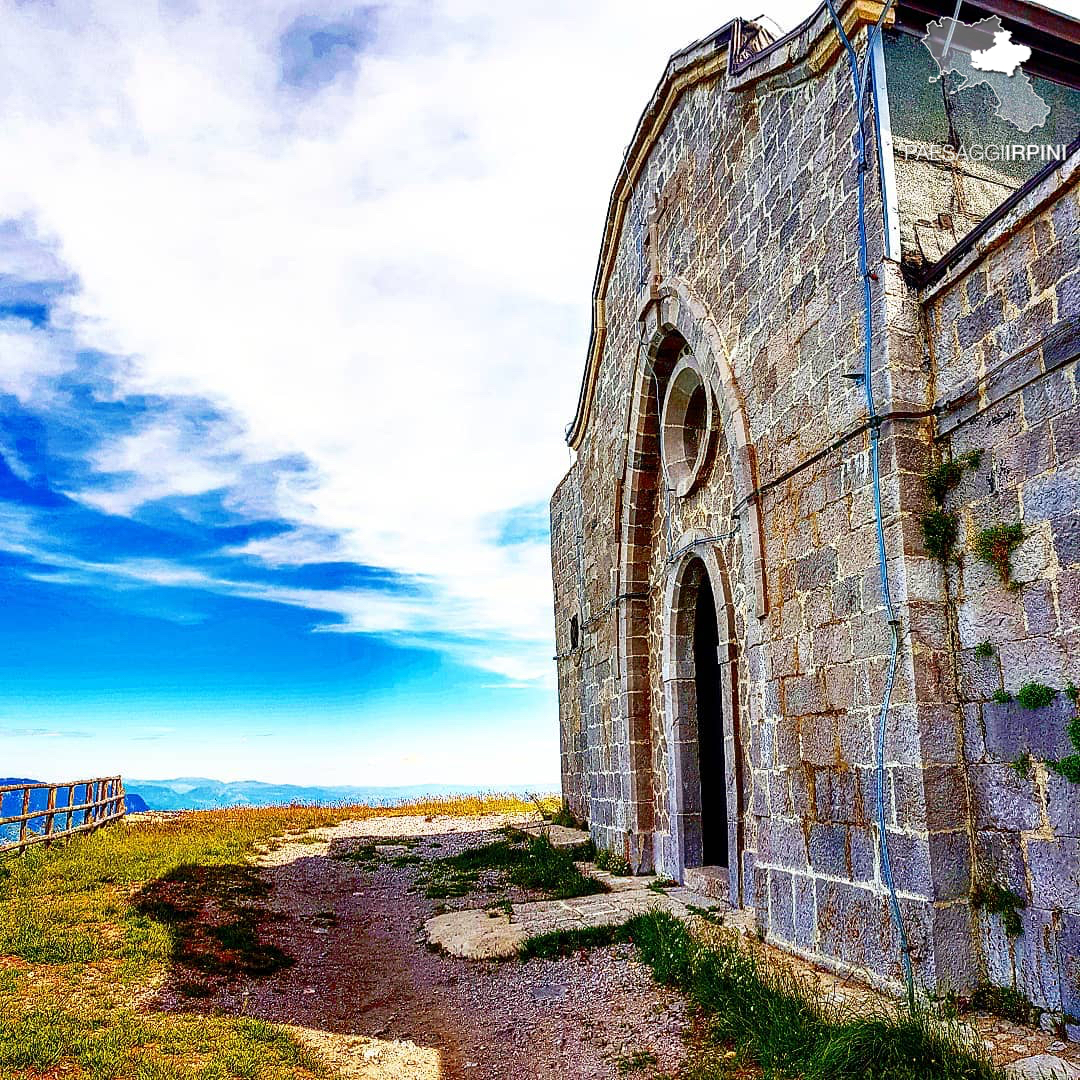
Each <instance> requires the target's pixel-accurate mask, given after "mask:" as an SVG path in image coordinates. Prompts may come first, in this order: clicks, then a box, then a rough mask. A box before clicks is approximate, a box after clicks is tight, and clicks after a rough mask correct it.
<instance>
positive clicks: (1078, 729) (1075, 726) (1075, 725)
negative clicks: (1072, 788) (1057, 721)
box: [1046, 683, 1080, 784]
mask: <svg viewBox="0 0 1080 1080" xmlns="http://www.w3.org/2000/svg"><path fill="white" fill-rule="evenodd" d="M1065 693H1066V694H1067V695H1068V697H1069V700H1070V701H1071V702H1072V703H1073V704H1074V705H1075V704H1076V703H1077V693H1076V687H1075V686H1073V684H1072V683H1069V685H1068V687H1067V689H1066V691H1065ZM1067 731H1068V733H1069V741H1070V742H1071V743H1072V745H1073V753H1071V754H1067V755H1066V756H1065V757H1063V758H1059V759H1058V760H1057V761H1048V762H1047V763H1046V764H1047V765H1048V766H1049V768H1051V769H1053V770H1054V772H1056V773H1057V774H1058V776H1063V777H1064V778H1065V779H1066V780H1068V781H1069V782H1070V783H1073V784H1080V713H1077V715H1076V716H1074V717H1073V718H1072V719H1071V720H1070V721H1069V726H1068V728H1067Z"/></svg>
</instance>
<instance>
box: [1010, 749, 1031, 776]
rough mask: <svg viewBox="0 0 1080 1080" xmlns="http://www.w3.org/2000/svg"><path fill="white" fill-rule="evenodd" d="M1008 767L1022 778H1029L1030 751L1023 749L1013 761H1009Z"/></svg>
mask: <svg viewBox="0 0 1080 1080" xmlns="http://www.w3.org/2000/svg"><path fill="white" fill-rule="evenodd" d="M1009 768H1011V769H1012V771H1013V772H1014V773H1016V775H1017V776H1019V777H1020V778H1021V779H1022V780H1030V779H1031V753H1030V752H1029V751H1027V750H1025V751H1024V752H1023V753H1022V754H1020V755H1018V757H1017V758H1016V760H1015V761H1011V762H1010V763H1009Z"/></svg>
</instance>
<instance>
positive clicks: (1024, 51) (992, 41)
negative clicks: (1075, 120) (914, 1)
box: [923, 15, 1050, 132]
mask: <svg viewBox="0 0 1080 1080" xmlns="http://www.w3.org/2000/svg"><path fill="white" fill-rule="evenodd" d="M923 44H924V45H925V46H926V47H927V48H928V49H929V50H930V55H931V56H932V57H933V58H934V61H935V63H936V64H937V66H938V70H939V71H940V72H941V75H940V76H938V78H941V77H942V76H944V75H946V74H950V73H954V74H957V75H959V76H961V79H962V81H961V83H960V86H959V89H960V90H966V89H967V88H968V87H971V86H977V85H978V84H979V83H982V84H984V85H985V86H987V87H989V89H990V93H991V94H993V96H994V98H995V100H996V101H997V106H996V107H995V109H994V111H995V112H996V113H997V115H998V116H1000V117H1001V119H1002V120H1005V121H1007V122H1008V123H1010V124H1012V125H1013V127H1015V128H1018V129H1019V130H1020V131H1023V132H1028V131H1033V130H1034V129H1035V128H1037V127H1042V125H1043V124H1044V123H1046V118H1047V117H1048V116H1049V115H1050V106H1049V105H1047V104H1046V102H1045V101H1043V99H1042V98H1041V97H1040V96H1039V95H1038V94H1037V93H1036V92H1035V88H1034V87H1033V86H1032V85H1031V79H1030V78H1029V77H1028V75H1027V73H1026V72H1024V71H1022V70H1021V69H1020V65H1021V64H1023V63H1024V62H1025V61H1026V60H1028V59H1030V58H1031V49H1029V48H1028V47H1027V46H1026V45H1018V44H1016V43H1015V42H1014V41H1013V39H1012V31H1011V30H1006V29H1005V28H1004V27H1003V26H1002V25H1001V20H1000V19H999V18H998V17H997V16H996V15H992V16H990V17H989V18H986V19H980V20H979V21H978V22H976V23H966V22H961V21H960V20H959V19H949V18H942V19H937V20H935V21H934V22H932V23H930V24H929V25H928V26H927V27H926V36H925V37H924V38H923ZM934 81H937V80H934Z"/></svg>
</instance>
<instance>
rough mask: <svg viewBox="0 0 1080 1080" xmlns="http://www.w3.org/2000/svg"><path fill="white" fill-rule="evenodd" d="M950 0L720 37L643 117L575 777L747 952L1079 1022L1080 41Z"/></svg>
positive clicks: (594, 532) (558, 569)
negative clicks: (713, 901) (997, 53)
mask: <svg viewBox="0 0 1080 1080" xmlns="http://www.w3.org/2000/svg"><path fill="white" fill-rule="evenodd" d="M953 9H954V3H953V0H896V3H894V4H893V5H892V6H891V7H889V8H888V10H886V11H885V12H884V18H883V19H881V26H880V32H878V33H876V34H874V33H872V31H873V29H874V26H875V23H876V22H877V21H878V20H879V17H881V16H882V14H883V9H882V6H881V4H880V3H878V2H876V0H849V2H847V3H844V2H842V0H837V12H836V15H835V16H834V15H833V13H832V12H830V10H829V7H828V6H827V5H824V6H822V7H820V8H819V9H818V10H817V11H815V12H814V13H813V14H812V15H810V16H809V18H807V19H806V21H805V22H803V23H802V24H801V25H800V26H798V27H797V28H796V29H795V30H793V31H792V32H791V33H788V34H786V35H785V36H782V37H778V38H774V37H773V35H772V34H770V32H769V30H768V29H767V27H766V26H764V25H759V24H758V23H755V22H749V21H746V20H742V19H736V20H733V21H732V22H730V23H728V24H727V25H725V26H724V27H722V28H721V29H720V30H718V31H717V32H715V33H713V34H710V35H709V36H708V37H705V38H702V39H701V40H700V41H698V42H695V43H694V44H692V45H690V46H688V47H687V48H685V49H683V50H682V51H681V52H678V53H676V54H675V55H674V56H672V57H671V59H670V60H669V62H668V64H667V67H666V69H665V71H664V74H663V77H662V79H661V80H660V83H659V85H658V86H657V88H656V90H655V92H654V94H653V96H652V98H651V100H650V101H649V102H648V104H647V105H646V107H645V110H644V112H643V113H642V115H641V119H640V121H639V123H638V125H637V128H636V130H635V132H634V135H633V139H632V141H631V143H630V145H629V147H628V149H627V151H626V156H625V159H624V160H623V162H622V164H621V166H620V168H619V169H618V174H617V178H616V179H615V186H614V189H613V191H612V194H611V199H610V203H609V205H608V212H607V217H606V220H605V222H604V224H603V235H602V240H601V247H600V254H599V261H598V266H597V271H596V279H595V286H594V291H593V296H592V331H591V337H590V340H589V343H588V352H587V356H586V361H585V372H584V377H583V379H582V383H581V389H580V394H579V398H578V404H577V410H576V413H575V414H574V417H573V420H572V421H571V423H570V425H569V427H568V429H567V433H566V438H567V442H568V443H569V446H570V447H571V449H572V450H573V451H574V464H573V465H572V467H571V468H570V470H569V472H568V473H567V474H566V476H565V478H564V479H563V480H562V482H561V483H560V484H559V486H558V489H557V490H556V492H555V494H554V497H553V499H552V503H551V543H552V563H553V574H554V586H555V628H556V653H557V655H556V663H557V667H558V687H559V712H560V728H561V759H562V782H563V790H564V794H565V798H566V801H567V803H568V806H569V808H570V810H571V811H572V812H573V813H574V814H575V815H576V816H578V817H580V818H581V819H583V820H584V821H586V822H587V823H588V828H589V830H590V832H591V834H592V837H593V839H594V841H595V842H596V843H597V845H598V846H600V847H603V848H606V849H609V850H611V851H614V852H617V853H618V854H621V855H625V856H626V857H627V858H628V859H629V860H630V862H631V864H632V866H633V868H634V869H635V871H637V872H642V873H645V872H655V873H657V874H660V875H663V876H665V877H670V878H675V879H677V880H679V881H682V882H686V883H688V884H690V885H691V886H693V887H694V888H696V889H698V890H699V891H703V892H707V893H709V894H710V895H712V896H714V897H716V898H718V899H720V900H723V901H726V902H727V903H728V904H730V905H732V906H734V907H740V908H752V909H753V911H754V914H755V918H756V921H757V925H758V928H759V931H760V933H761V935H762V936H763V937H764V938H765V939H766V940H767V941H770V942H772V943H774V944H776V945H778V946H780V947H782V948H784V949H787V950H788V951H790V952H793V953H797V954H800V955H803V956H806V957H809V958H811V959H813V960H814V961H816V962H818V963H820V964H823V965H825V966H827V967H830V968H833V969H835V970H839V971H844V972H852V973H856V974H859V975H861V976H862V977H865V978H868V979H870V980H871V981H872V982H875V983H877V984H881V985H889V986H898V985H899V984H900V983H901V982H902V980H903V977H904V967H903V961H904V959H905V957H907V958H909V959H910V963H911V965H912V967H913V969H914V978H915V982H916V984H917V985H919V986H920V987H922V988H924V989H925V990H929V991H945V990H956V991H960V992H969V991H971V990H972V989H973V988H975V987H978V986H980V985H987V984H991V985H997V986H1007V987H1014V988H1016V989H1017V990H1018V991H1019V992H1020V993H1022V994H1023V995H1024V996H1025V997H1027V998H1029V999H1030V1000H1031V1001H1032V1002H1033V1003H1034V1004H1035V1005H1036V1006H1038V1007H1040V1008H1041V1009H1044V1010H1047V1011H1048V1014H1049V1015H1050V1016H1051V1017H1052V1018H1054V1017H1056V1018H1057V1019H1056V1022H1057V1023H1059V1024H1062V1023H1064V1024H1067V1025H1068V1029H1069V1031H1070V1033H1071V1034H1080V1027H1078V1026H1074V1025H1080V1019H1078V1018H1080V782H1078V781H1080V723H1074V719H1075V717H1076V713H1077V705H1076V691H1075V688H1074V684H1077V683H1080V409H1078V403H1077V392H1078V385H1077V357H1078V355H1080V186H1078V183H1077V180H1078V177H1080V142H1078V139H1077V136H1078V134H1080V22H1077V21H1076V20H1073V19H1070V18H1068V17H1066V16H1064V15H1060V14H1057V13H1055V12H1052V11H1050V10H1048V9H1045V8H1042V7H1040V6H1038V5H1036V4H1033V3H1028V2H1026V0H965V3H964V6H963V10H962V12H961V21H962V22H963V23H964V24H966V26H965V29H964V31H963V33H962V34H960V35H959V36H958V37H956V38H955V39H954V41H953V42H952V43H951V45H946V47H945V48H944V49H943V42H942V40H941V39H942V35H943V34H944V33H945V26H946V22H945V21H944V20H948V19H950V18H951V16H952V15H953ZM836 19H839V21H840V22H841V23H842V25H843V27H844V30H845V36H846V37H847V38H848V39H849V40H850V43H851V46H852V49H853V51H854V55H855V57H856V58H857V60H858V68H857V70H859V69H861V70H862V71H863V72H864V73H865V79H864V83H865V86H866V90H865V96H864V102H863V106H862V108H861V109H857V107H856V101H855V92H854V86H853V69H852V64H851V58H852V53H851V52H850V51H849V50H848V48H847V45H846V44H845V41H844V37H842V36H841V35H840V34H838V32H837V29H836V21H835V20H836ZM996 34H1004V35H1006V37H1004V38H1001V40H1002V41H1006V40H1008V41H1011V42H1012V43H1014V44H1015V45H1020V46H1023V47H1024V49H1022V50H1020V53H1019V54H1018V55H1022V56H1024V57H1026V59H1024V60H1023V63H1022V65H1021V67H1020V68H1019V69H1018V70H1016V71H1014V72H1013V74H1012V75H1011V76H1010V75H1009V74H1007V73H1004V72H992V71H983V70H982V68H980V66H979V64H980V56H981V54H982V52H983V51H985V50H988V49H990V48H991V47H993V46H994V44H995V35H996ZM1007 35H1011V38H1009V37H1008V36H1007ZM950 48H951V49H952V50H953V52H952V54H951V55H950V54H949V49H950ZM984 76H985V77H984ZM860 116H861V117H862V123H861V125H860V119H859V118H860ZM1035 121H1037V124H1035V126H1033V127H1031V129H1030V130H1024V127H1025V125H1028V124H1029V123H1031V122H1035ZM860 129H861V131H862V139H861V140H860ZM860 144H861V146H862V151H861V152H860ZM860 163H862V164H860ZM860 201H861V202H862V203H863V204H864V212H863V214H862V215H861V220H862V226H863V232H864V234H865V244H863V242H862V241H861V239H860V231H861V230H860V213H859V204H860ZM868 329H869V333H867V330H868ZM879 541H880V542H879ZM883 571H884V577H883ZM881 823H883V825H884V833H883V836H884V841H885V846H884V848H883V847H882V845H881V843H880V839H881V836H882V833H881V828H880V826H881ZM890 881H891V883H892V886H893V887H892V888H890Z"/></svg>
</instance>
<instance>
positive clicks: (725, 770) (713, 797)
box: [664, 534, 744, 906]
mask: <svg viewBox="0 0 1080 1080" xmlns="http://www.w3.org/2000/svg"><path fill="white" fill-rule="evenodd" d="M696 539H697V538H696V537H695V536H694V535H693V534H690V535H689V536H687V537H685V538H684V541H683V542H684V543H686V542H687V541H689V546H691V547H693V546H694V541H695V540H696ZM680 546H682V545H680ZM666 603H667V605H668V606H667V619H666V628H667V630H666V634H665V638H666V641H665V668H664V696H665V709H666V712H667V725H666V726H667V738H668V740H669V743H668V745H669V748H670V751H671V762H672V769H671V772H670V776H669V784H670V788H669V795H668V798H669V800H670V804H671V806H672V807H673V809H674V811H675V813H674V821H673V822H672V825H673V837H672V839H673V840H674V842H675V851H674V853H673V854H674V859H673V860H672V861H673V863H674V865H673V866H671V870H672V871H674V872H673V874H672V876H674V877H678V878H679V879H680V880H683V881H689V880H690V878H691V877H693V878H694V887H697V888H700V890H701V891H707V892H708V893H709V895H711V896H716V897H717V898H719V899H724V900H727V901H728V902H729V903H731V904H733V905H735V906H741V904H742V902H743V893H744V885H743V882H742V878H741V867H740V857H739V852H740V846H739V845H740V825H741V805H742V803H741V799H740V792H739V777H738V772H739V770H738V768H737V761H738V750H737V748H738V706H737V701H738V697H737V694H736V693H735V679H736V673H737V662H736V656H737V647H736V642H735V625H734V624H735V620H734V611H733V608H732V605H731V600H730V594H729V590H728V584H727V578H726V576H725V572H724V569H723V563H722V561H721V556H720V554H719V551H718V550H717V549H716V548H714V547H713V546H712V545H710V544H702V545H701V546H700V547H695V548H694V550H692V551H689V552H688V553H687V554H686V555H684V557H683V558H682V559H681V560H680V561H679V563H678V564H677V565H676V566H675V567H674V572H673V573H672V575H671V577H670V579H669V583H668V588H667V595H666ZM703 874H704V877H702V875H703ZM703 882H704V883H706V884H707V885H708V887H707V888H704V887H702V883H703Z"/></svg>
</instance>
